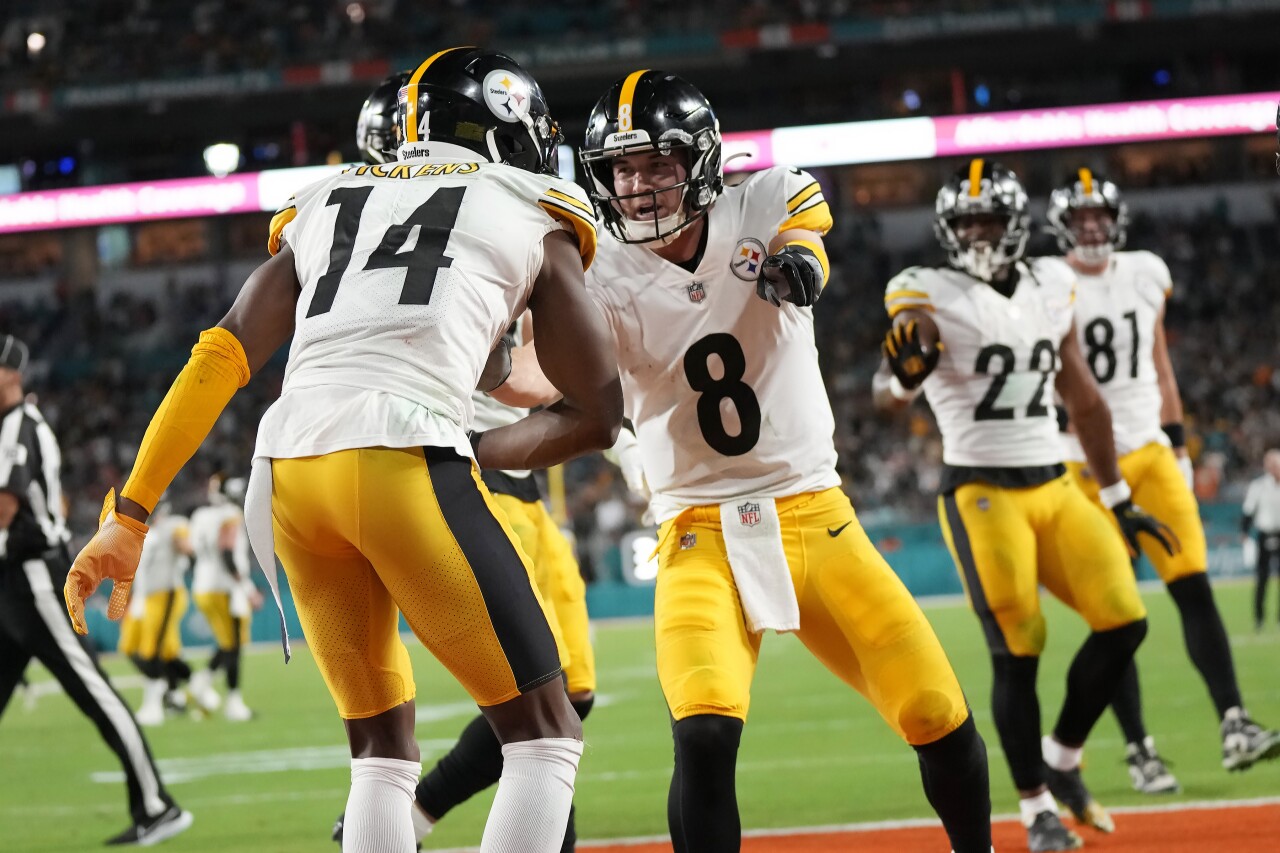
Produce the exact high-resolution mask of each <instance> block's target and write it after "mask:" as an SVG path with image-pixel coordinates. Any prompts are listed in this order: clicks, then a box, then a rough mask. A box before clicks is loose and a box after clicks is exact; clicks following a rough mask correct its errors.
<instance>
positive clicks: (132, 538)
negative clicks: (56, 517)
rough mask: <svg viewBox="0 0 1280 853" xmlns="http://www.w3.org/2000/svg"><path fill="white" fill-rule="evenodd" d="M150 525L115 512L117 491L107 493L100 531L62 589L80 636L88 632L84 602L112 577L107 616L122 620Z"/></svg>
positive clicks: (74, 565)
mask: <svg viewBox="0 0 1280 853" xmlns="http://www.w3.org/2000/svg"><path fill="white" fill-rule="evenodd" d="M146 536H147V525H145V524H143V523H142V522H141V521H137V520H135V519H132V518H129V517H128V516H124V515H121V514H120V513H118V512H116V490H115V489H112V490H111V491H109V492H107V497H106V499H105V500H104V501H103V502H102V515H101V516H100V517H99V518H98V532H97V533H95V534H93V538H92V539H90V540H89V543H88V544H87V545H85V546H84V550H82V551H81V552H80V554H79V555H78V556H77V557H76V559H75V562H74V563H72V564H71V571H69V572H68V573H67V583H66V586H64V587H63V588H62V595H63V598H65V599H66V602H67V613H68V614H70V616H71V624H72V626H73V627H74V628H75V629H76V633H77V634H87V633H89V628H88V626H86V625H85V621H84V602H85V599H87V598H89V597H90V596H91V595H93V594H94V592H96V591H97V589H98V586H99V585H100V584H101V583H102V582H103V581H104V580H107V579H108V578H110V579H111V580H112V581H114V582H115V583H114V585H113V587H112V589H111V600H110V601H109V602H108V603H107V617H108V618H109V619H119V618H120V617H122V616H124V613H125V609H126V608H127V607H128V604H129V587H130V586H132V585H133V576H134V573H136V572H137V571H138V561H139V560H140V559H142V540H143V539H145V538H146Z"/></svg>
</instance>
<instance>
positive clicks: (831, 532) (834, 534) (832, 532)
mask: <svg viewBox="0 0 1280 853" xmlns="http://www.w3.org/2000/svg"><path fill="white" fill-rule="evenodd" d="M850 524H853V522H852V521H846V522H845V523H844V524H842V525H840V526H839V527H837V528H836V529H835V530H832V529H831V528H830V527H828V528H827V535H828V536H830V537H831V538H832V539H835V538H836V537H837V536H839V535H840V534H841V533H843V532H844V529H845V528H846V527H848V526H849V525H850Z"/></svg>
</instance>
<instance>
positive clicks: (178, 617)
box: [116, 587, 188, 660]
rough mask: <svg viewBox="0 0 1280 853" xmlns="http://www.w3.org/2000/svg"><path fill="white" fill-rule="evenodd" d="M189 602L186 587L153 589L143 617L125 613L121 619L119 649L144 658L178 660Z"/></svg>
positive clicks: (144, 606)
mask: <svg viewBox="0 0 1280 853" xmlns="http://www.w3.org/2000/svg"><path fill="white" fill-rule="evenodd" d="M187 605H188V601H187V590H186V588H185V587H177V588H175V589H166V590H162V591H160V592H153V593H151V594H150V595H148V596H147V599H146V601H144V602H143V613H142V616H141V617H140V618H137V619H134V618H133V617H131V616H126V617H125V619H124V620H123V621H122V622H121V625H120V642H119V644H118V645H117V647H116V648H117V650H118V651H119V652H120V653H121V654H123V655H137V656H138V657H140V658H142V659H144V660H151V659H152V658H159V659H160V660H176V659H177V658H178V657H179V656H180V655H181V654H182V632H181V627H182V616H183V614H185V613H186V612H187Z"/></svg>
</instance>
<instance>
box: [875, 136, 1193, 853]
mask: <svg viewBox="0 0 1280 853" xmlns="http://www.w3.org/2000/svg"><path fill="white" fill-rule="evenodd" d="M934 230H935V233H936V234H937V236H938V240H939V241H940V242H941V243H942V246H943V248H944V249H945V250H946V251H947V256H948V261H949V264H950V265H949V266H948V267H939V268H925V267H912V268H910V269H907V270H905V271H903V272H902V273H899V274H898V275H897V276H895V277H894V278H893V279H892V280H891V281H890V282H889V285H888V287H887V289H886V293H885V297H884V300H885V306H886V308H887V309H888V312H889V317H890V318H891V319H892V321H893V328H892V329H891V330H890V331H889V333H888V335H887V336H886V338H885V343H884V353H885V356H886V359H887V364H888V367H889V368H890V369H891V370H892V371H893V376H892V377H891V379H890V380H889V386H890V393H889V394H888V395H887V397H886V396H883V395H882V400H885V401H887V402H888V403H889V404H891V405H905V404H906V403H907V402H909V401H910V400H911V399H912V397H913V396H914V395H915V393H916V392H917V389H921V388H923V391H924V395H925V397H926V399H927V400H928V401H929V405H930V406H931V407H932V408H933V411H934V415H935V416H936V418H937V420H938V428H939V430H940V431H941V432H942V442H943V462H944V464H945V467H944V470H943V476H942V483H941V495H940V496H939V498H938V515H939V521H940V522H941V525H942V531H943V536H944V538H945V539H946V541H947V546H948V548H950V550H951V553H952V557H953V559H954V560H955V564H956V569H957V571H958V572H959V573H960V575H961V577H962V579H963V580H964V584H965V588H966V590H967V592H968V595H969V601H970V603H971V605H972V606H973V609H974V611H975V612H976V613H977V614H978V618H979V620H980V621H981V623H982V627H983V631H984V633H985V635H986V640H987V645H988V647H989V649H990V652H991V661H992V669H993V671H994V676H993V685H992V700H991V701H992V711H993V715H994V717H995V723H996V729H997V730H998V731H999V733H1000V740H1001V743H1002V744H1003V746H1004V752H1005V757H1006V760H1007V761H1008V762H1009V767H1010V770H1011V771H1012V775H1013V781H1014V785H1015V786H1016V787H1017V789H1018V794H1019V797H1020V798H1021V801H1020V812H1021V817H1022V822H1023V824H1024V825H1025V826H1026V827H1027V834H1028V844H1029V846H1030V848H1031V850H1032V851H1043V850H1071V849H1075V848H1077V847H1079V846H1081V845H1082V843H1083V842H1082V841H1081V839H1080V837H1079V836H1077V835H1076V834H1075V833H1073V832H1071V831H1069V830H1068V829H1066V827H1065V826H1063V825H1062V823H1061V821H1060V820H1059V818H1058V813H1057V807H1056V806H1055V805H1054V797H1057V799H1059V800H1061V801H1062V802H1063V803H1064V804H1066V805H1067V807H1068V808H1070V809H1071V811H1072V813H1073V814H1074V815H1075V816H1076V819H1077V820H1078V821H1080V822H1081V823H1087V824H1090V825H1092V826H1094V827H1095V828H1097V829H1100V830H1102V831H1105V832H1111V831H1113V830H1114V828H1115V825H1114V823H1113V822H1112V820H1111V818H1110V816H1108V815H1107V813H1106V812H1105V811H1104V810H1103V809H1102V807H1101V806H1099V805H1098V803H1097V802H1096V801H1095V800H1094V799H1093V797H1092V796H1091V795H1090V794H1089V792H1088V790H1087V789H1086V787H1085V785H1084V782H1083V780H1082V778H1081V776H1080V754H1081V750H1082V748H1083V746H1084V742H1085V739H1086V738H1087V737H1088V735H1089V732H1090V730H1091V729H1092V728H1093V726H1094V724H1095V723H1096V722H1097V720H1098V717H1099V716H1101V714H1102V712H1103V711H1104V710H1105V709H1106V706H1107V704H1108V702H1109V700H1110V698H1111V696H1112V695H1113V694H1114V693H1115V689H1116V685H1117V684H1118V683H1119V680H1120V676H1121V674H1122V673H1123V672H1124V670H1125V668H1126V667H1127V666H1129V663H1130V661H1131V660H1132V658H1133V654H1134V652H1135V651H1137V649H1138V646H1139V644H1141V642H1142V639H1143V637H1144V636H1145V635H1146V632H1147V622H1146V608H1145V607H1144V606H1143V604H1142V600H1141V599H1140V598H1139V597H1138V588H1137V584H1136V583H1135V581H1134V577H1133V571H1132V570H1131V568H1130V565H1129V560H1128V558H1127V557H1126V555H1125V546H1124V540H1122V539H1121V538H1120V537H1119V536H1116V535H1115V534H1114V533H1113V531H1112V526H1111V524H1110V523H1109V522H1108V519H1107V516H1106V514H1105V513H1104V512H1102V511H1100V510H1099V509H1098V508H1097V507H1096V506H1095V505H1094V504H1092V503H1090V502H1089V501H1088V500H1087V499H1086V498H1085V497H1084V494H1083V493H1082V492H1080V491H1079V490H1078V489H1076V488H1075V487H1074V485H1073V484H1072V481H1071V479H1070V478H1069V476H1068V475H1067V472H1066V468H1065V466H1064V465H1063V464H1062V460H1063V451H1062V448H1061V446H1060V441H1059V438H1058V426H1057V420H1056V418H1055V417H1054V407H1053V397H1052V394H1053V391H1054V389H1055V388H1056V390H1057V392H1058V393H1059V394H1060V395H1061V396H1062V399H1063V401H1064V403H1065V404H1066V407H1067V410H1068V411H1069V412H1070V413H1071V416H1072V419H1073V420H1074V421H1076V422H1077V423H1078V424H1080V427H1079V433H1080V440H1081V443H1082V444H1083V446H1084V449H1085V452H1086V454H1087V456H1088V458H1089V460H1090V464H1091V466H1092V468H1093V469H1094V471H1096V472H1098V474H1097V476H1098V479H1099V480H1100V481H1102V482H1105V483H1106V484H1107V486H1106V487H1105V488H1104V490H1103V491H1104V503H1105V504H1106V506H1107V507H1108V508H1110V509H1111V510H1112V512H1113V513H1114V515H1115V517H1116V519H1117V520H1118V521H1119V523H1120V526H1121V529H1122V531H1123V532H1124V537H1125V539H1127V540H1128V541H1129V543H1130V546H1131V547H1132V546H1133V545H1134V542H1135V540H1136V539H1137V537H1138V534H1139V533H1146V534H1149V535H1151V536H1152V537H1153V538H1155V539H1157V540H1158V541H1159V542H1160V543H1161V545H1162V546H1163V547H1165V548H1167V549H1169V550H1170V551H1175V550H1176V543H1175V541H1174V540H1173V538H1172V536H1171V535H1170V534H1169V532H1168V529H1167V528H1166V527H1164V525H1162V524H1160V523H1159V522H1157V521H1156V520H1154V519H1153V518H1151V517H1150V516H1148V515H1147V514H1146V513H1144V512H1143V511H1142V510H1140V509H1139V508H1138V507H1137V506H1135V505H1134V503H1133V501H1132V499H1131V495H1130V493H1129V489H1128V487H1127V486H1126V485H1125V482H1124V480H1123V479H1122V478H1121V476H1120V471H1119V469H1118V468H1117V466H1116V460H1115V442H1114V439H1113V438H1112V434H1111V419H1110V416H1109V415H1108V412H1107V405H1106V402H1105V401H1104V400H1103V398H1102V396H1101V395H1100V394H1099V393H1098V388H1097V385H1096V383H1095V382H1094V381H1093V378H1092V377H1091V376H1090V375H1089V372H1088V368H1087V367H1086V366H1085V364H1084V362H1083V360H1082V359H1083V357H1082V355H1081V352H1080V345H1079V342H1078V340H1077V338H1076V335H1075V327H1074V325H1073V318H1072V300H1073V299H1074V291H1075V289H1076V284H1075V274H1074V273H1073V272H1072V271H1071V269H1070V268H1069V267H1068V266H1067V265H1066V264H1064V263H1063V262H1062V261H1060V260H1057V259H1052V258H1035V259H1031V260H1027V261H1024V260H1023V254H1024V252H1025V249H1026V244H1027V239H1028V237H1029V236H1030V217H1029V216H1028V213H1027V195H1026V192H1025V191H1024V190H1023V188H1022V185H1021V183H1020V182H1019V181H1018V178H1017V176H1016V175H1014V173H1013V172H1011V171H1010V170H1008V169H1006V168H1005V167H1004V166H1002V165H1000V164H999V163H996V162H993V161H988V160H985V159H982V158H977V159H974V160H972V161H970V162H969V163H967V164H966V165H965V166H963V167H962V168H961V169H959V170H958V171H957V172H956V173H955V174H954V175H953V176H952V178H951V179H950V180H949V181H948V182H947V183H946V184H945V185H943V187H942V189H941V190H939V192H938V197H937V202H936V217H935V220H934ZM1041 584H1043V585H1044V586H1045V587H1046V588H1047V589H1048V590H1049V591H1050V592H1051V593H1053V594H1054V595H1055V596H1056V597H1057V598H1059V599H1060V600H1062V601H1063V602H1064V603H1065V604H1067V605H1068V606H1069V607H1071V608H1072V609H1074V610H1075V611H1076V612H1077V613H1079V614H1080V615H1081V616H1082V617H1083V618H1084V619H1085V621H1086V622H1088V623H1089V627H1090V628H1091V629H1092V633H1091V634H1090V635H1089V637H1088V639H1087V640H1086V641H1085V643H1084V645H1082V646H1081V647H1080V650H1079V651H1078V652H1077V653H1076V656H1075V660H1074V661H1073V662H1072V664H1071V669H1070V671H1069V672H1068V675H1067V692H1066V697H1065V699H1064V700H1063V704H1062V710H1061V712H1060V713H1059V716H1058V720H1057V722H1056V723H1055V725H1054V727H1053V733H1052V734H1051V735H1046V736H1045V737H1044V738H1043V741H1042V739H1041V728H1040V702H1039V698H1038V696H1037V693H1036V674H1037V671H1038V668H1039V661H1040V653H1041V652H1042V651H1043V649H1044V644H1045V637H1046V625H1045V620H1044V616H1043V614H1042V613H1041V610H1040V596H1039V586H1040V585H1041Z"/></svg>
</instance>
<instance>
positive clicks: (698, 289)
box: [685, 281, 707, 303]
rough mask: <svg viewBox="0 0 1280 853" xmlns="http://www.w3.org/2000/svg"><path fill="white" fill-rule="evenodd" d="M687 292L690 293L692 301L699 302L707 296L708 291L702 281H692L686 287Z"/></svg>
mask: <svg viewBox="0 0 1280 853" xmlns="http://www.w3.org/2000/svg"><path fill="white" fill-rule="evenodd" d="M685 292H686V293H688V294H689V301H690V302H694V303H697V302H701V301H702V300H704V299H706V298H707V291H706V290H705V289H703V287H702V282H700V281H695V282H692V283H691V284H690V285H689V286H688V287H686V288H685Z"/></svg>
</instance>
